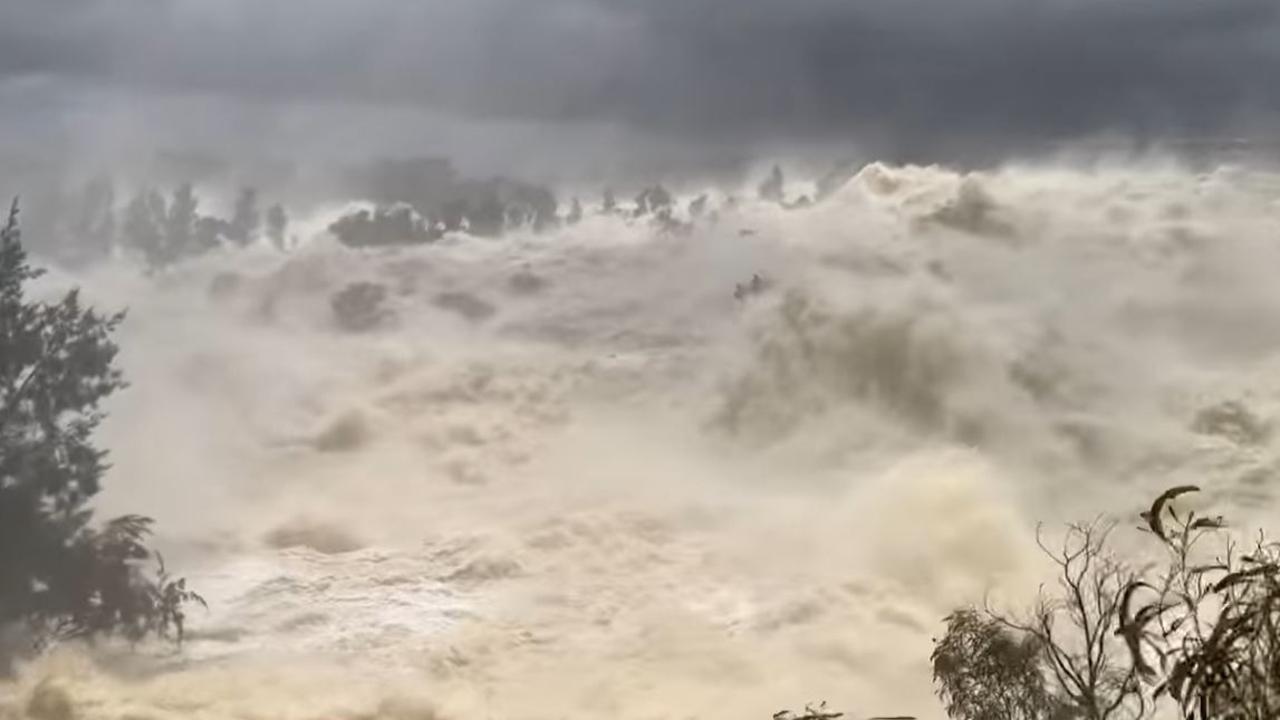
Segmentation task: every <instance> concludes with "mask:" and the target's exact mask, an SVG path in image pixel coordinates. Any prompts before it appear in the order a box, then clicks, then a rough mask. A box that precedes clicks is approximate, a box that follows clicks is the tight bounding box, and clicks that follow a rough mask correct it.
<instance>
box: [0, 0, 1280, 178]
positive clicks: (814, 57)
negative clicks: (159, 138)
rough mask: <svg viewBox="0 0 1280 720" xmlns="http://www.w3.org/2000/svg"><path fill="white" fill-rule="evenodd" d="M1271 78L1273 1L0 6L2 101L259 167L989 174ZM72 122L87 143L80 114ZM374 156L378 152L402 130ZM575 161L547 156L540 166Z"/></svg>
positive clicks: (1260, 115) (1238, 112)
mask: <svg viewBox="0 0 1280 720" xmlns="http://www.w3.org/2000/svg"><path fill="white" fill-rule="evenodd" d="M1275 77H1280V4H1277V3H1275V2H1274V0H1212V1H1211V2H1206V1H1205V0H1123V1H1122V0H968V1H966V0H435V1H433V2H412V1H410V0H362V1H360V2H343V1H340V0H8V2H6V3H5V4H4V7H3V8H0V94H3V89H4V87H5V85H6V84H9V85H12V84H14V83H20V82H37V81H38V82H43V83H46V84H48V85H49V86H52V87H54V88H60V89H61V92H62V94H63V95H64V96H70V97H72V98H75V97H77V94H78V93H89V92H90V90H87V89H88V88H91V89H92V90H91V92H92V93H93V94H94V96H95V97H106V98H107V99H108V102H110V103H113V107H114V114H113V117H114V118H116V122H118V123H119V124H120V125H122V126H128V125H129V124H130V122H136V123H137V124H143V125H147V126H155V127H157V128H158V129H159V130H161V131H163V132H162V133H161V134H163V135H164V136H165V137H168V138H172V141H173V142H179V141H180V139H181V137H182V132H181V129H182V128H183V127H184V126H185V124H187V123H190V122H193V121H192V120H190V118H186V117H181V116H173V115H167V114H164V112H163V108H164V107H166V103H168V102H169V101H168V100H166V98H171V97H192V96H194V97H199V98H201V100H200V102H201V103H203V104H204V105H203V106H204V107H205V108H206V111H205V113H206V114H205V116H204V119H203V120H197V121H194V122H197V123H198V122H205V123H208V124H211V125H214V126H219V125H227V124H228V123H230V125H231V127H232V128H234V127H235V124H236V123H237V122H245V123H248V124H249V125H250V126H252V129H253V132H252V133H248V132H244V133H240V134H241V135H245V136H246V137H243V138H240V140H242V141H243V142H251V141H252V137H249V136H253V137H257V138H259V139H260V140H261V142H263V143H270V144H271V145H272V146H275V147H277V148H279V147H283V146H287V145H288V144H289V143H290V142H293V141H297V140H299V138H298V137H297V135H298V133H296V132H294V131H293V129H294V128H296V127H297V126H298V123H297V122H294V119H296V118H298V117H299V116H300V115H303V114H306V113H317V114H320V115H322V116H323V115H325V114H326V113H328V112H330V110H329V109H331V108H342V111H341V112H336V113H333V114H334V122H335V123H336V122H339V121H341V122H345V123H348V124H347V125H345V126H343V128H342V130H343V131H345V132H347V133H349V134H354V133H358V132H359V131H360V130H362V129H365V128H366V127H369V126H368V125H366V123H370V124H371V125H372V126H373V127H381V125H383V124H385V123H381V124H380V123H379V122H378V121H376V120H370V118H376V117H377V116H379V115H381V114H387V113H391V114H395V113H399V114H402V115H407V116H414V117H416V116H415V115H414V114H415V113H417V114H418V115H420V116H421V117H422V118H423V120H422V123H424V124H423V125H422V129H421V132H422V133H424V134H426V133H430V132H435V131H439V132H441V133H442V134H445V135H447V134H449V133H452V134H453V136H454V137H462V136H464V135H468V133H467V132H465V131H464V129H465V127H466V126H468V125H472V124H484V123H487V124H488V125H487V127H490V128H496V129H498V130H495V131H499V130H500V129H501V128H502V127H504V126H512V127H518V128H521V131H520V132H523V133H524V135H525V136H526V137H534V136H537V135H538V134H539V131H538V130H537V128H543V129H547V128H558V129H559V130H560V132H559V135H558V136H557V135H554V134H553V135H552V136H551V138H550V139H549V140H548V142H551V141H552V139H555V138H557V137H558V138H559V139H563V138H564V137H566V136H571V135H572V133H568V132H566V131H565V129H566V128H572V127H577V126H582V127H590V128H595V130H594V132H596V133H597V134H605V135H608V134H609V133H608V131H607V130H601V128H605V129H607V128H622V129H625V131H626V132H629V133H633V134H634V135H635V136H636V137H642V138H646V140H644V142H645V143H647V144H648V145H646V147H647V146H650V145H662V146H663V147H668V148H682V149H693V151H692V156H693V157H698V156H699V151H701V154H702V155H703V156H704V157H709V156H712V155H715V156H717V157H722V156H724V155H725V154H726V153H731V152H732V151H731V150H730V149H731V148H743V149H746V150H750V149H751V148H754V147H759V146H775V145H776V146H785V145H787V144H789V143H809V144H813V143H854V144H861V145H863V146H864V147H870V148H872V149H873V150H874V151H877V152H882V153H887V154H890V155H893V156H897V157H900V158H907V159H933V158H934V157H937V158H940V159H944V160H945V159H949V158H980V157H992V156H994V157H999V156H1001V155H1004V154H1008V153H1012V152H1017V151H1019V150H1022V149H1025V148H1029V147H1035V146H1037V144H1040V143H1044V142H1049V141H1057V140H1064V139H1071V138H1075V137H1081V136H1086V135H1089V134H1092V133H1100V132H1118V133H1122V134H1131V135H1134V136H1137V137H1156V136H1164V135H1212V134H1219V133H1227V132H1237V131H1249V132H1256V131H1258V130H1259V129H1260V128H1261V129H1268V128H1273V127H1274V126H1275V121H1276V118H1277V116H1278V115H1280V90H1277V89H1275V88H1276V85H1275V83H1274V78H1275ZM131 109H133V110H132V111H133V112H134V115H130V112H131ZM144 109H145V110H147V112H145V113H144ZM41 111H43V112H45V113H48V112H51V111H50V110H49V109H48V107H46V108H43V109H41V108H28V107H15V106H14V105H13V104H12V103H7V104H6V106H5V107H3V108H0V120H2V121H3V122H4V126H5V127H6V128H9V127H22V126H24V123H25V124H30V120H29V119H28V118H27V117H26V115H27V114H33V113H38V112H41ZM157 114H159V115H161V116H160V117H156V115H157ZM223 114H226V115H227V117H229V118H231V119H232V120H230V121H226V122H224V121H223V119H222V117H221V116H222V115H223ZM81 117H87V118H88V119H87V120H86V122H87V123H89V124H92V122H93V120H92V113H83V114H82V115H81ZM209 117H214V118H216V119H215V120H213V121H209V120H208V118H209ZM428 117H429V118H430V122H429V123H428V122H427V120H426V118H428ZM246 118H252V120H246ZM355 118H363V120H360V121H356V120H355ZM302 124H305V125H306V126H307V127H308V128H310V129H311V132H312V133H318V135H315V134H313V135H312V136H311V137H313V138H314V137H317V136H325V135H326V133H325V132H323V131H322V129H323V127H324V119H323V117H321V118H318V119H317V118H310V119H307V120H306V121H305V123H302ZM411 124H412V123H405V126H406V127H407V126H408V125H411ZM175 127H176V128H177V129H175ZM450 128H452V129H450ZM459 128H464V129H459ZM530 128H534V129H532V130H531V129H530ZM67 132H68V133H72V134H74V133H75V132H77V131H76V129H74V128H68V129H67ZM228 132H229V133H233V131H232V130H228ZM233 134H234V133H233ZM206 135H208V133H206ZM337 135H341V132H340V131H332V132H331V133H329V136H330V137H332V136H337ZM471 135H474V133H472V134H471ZM208 136H210V137H212V135H208ZM383 137H384V138H385V139H386V140H387V144H388V146H391V147H394V146H396V145H403V143H405V142H406V141H407V140H408V139H411V133H408V132H405V133H400V132H392V133H383ZM615 137H617V136H615ZM622 137H625V135H623V136H622ZM468 141H469V142H481V143H483V142H484V141H483V140H481V139H478V138H475V137H468ZM219 142H220V141H219ZM227 142H229V141H227ZM637 142H639V141H637ZM213 144H215V145H216V144H218V142H213ZM495 144H498V145H500V144H501V142H496V143H495ZM374 145H376V143H374ZM573 149H574V148H573V145H572V142H568V143H567V144H566V145H565V147H564V148H560V149H559V150H558V152H559V153H560V154H565V153H568V152H571V151H572V150H573ZM463 150H464V151H465V150H466V149H465V148H464V149H463ZM547 154H555V153H550V152H548V153H547ZM670 154H671V155H672V156H681V152H679V151H676V150H671V151H670ZM620 162H621V161H620Z"/></svg>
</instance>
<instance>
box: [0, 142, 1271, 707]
mask: <svg viewBox="0 0 1280 720" xmlns="http://www.w3.org/2000/svg"><path fill="white" fill-rule="evenodd" d="M1278 188H1280V180H1277V179H1276V177H1275V176H1271V175H1266V174H1261V173H1248V172H1243V171H1237V170H1231V169H1221V170H1218V171H1215V172H1212V173H1207V174H1199V175H1197V174H1192V173H1188V172H1185V171H1181V170H1178V169H1176V168H1172V167H1150V168H1103V169H1099V170H1095V171H1091V172H1083V171H1074V170H1067V169H1062V168H1029V167H1023V168H1008V169H1004V170H1001V171H996V172H990V173H973V174H961V173H955V172H951V171H948V170H945V169H942V168H933V167H891V166H886V165H871V166H868V167H866V168H864V169H862V171H861V172H859V173H857V174H856V175H854V176H852V177H851V178H850V179H849V180H848V181H847V182H846V183H844V184H843V185H842V186H841V187H838V188H829V190H830V192H829V193H828V194H827V196H826V198H825V199H824V200H823V201H821V202H819V203H816V204H814V205H812V206H810V207H806V208H801V209H783V208H781V207H778V206H776V205H771V204H767V203H755V202H743V203H740V204H739V205H737V206H736V207H731V206H730V205H729V204H728V203H725V205H724V207H721V208H719V209H718V211H717V212H716V213H708V215H707V217H708V218H709V219H707V220H704V221H700V222H697V223H695V224H693V226H692V228H691V229H689V230H688V232H682V233H678V234H670V233H664V232H662V231H661V229H659V228H656V227H654V226H652V225H650V224H648V223H645V222H639V221H629V220H626V219H622V218H618V217H611V216H610V217H606V216H596V217H588V218H587V219H586V220H584V221H583V222H582V223H580V224H579V225H576V226H574V227H570V228H564V229H561V230H557V231H555V232H551V233H546V234H542V235H534V234H524V233H514V234H513V235H512V236H510V237H508V238H504V239H503V240H502V241H482V240H475V239H467V238H459V237H449V238H446V239H445V240H444V241H442V242H441V243H438V244H435V245H430V246H424V247H414V248H405V249H397V250H387V251H380V252H360V251H353V250H350V249H346V248H342V247H339V246H337V245H336V244H334V243H332V242H330V241H325V240H323V239H321V240H318V241H316V242H314V243H312V244H311V245H309V246H307V247H305V248H303V249H301V250H299V251H298V252H296V253H294V254H292V255H288V256H285V255H274V254H264V253H258V254H253V253H242V254H234V253H233V254H227V255H223V256H210V257H208V258H204V259H202V260H200V261H199V262H196V263H193V264H191V265H189V266H186V267H183V268H180V269H178V270H176V271H175V272H173V273H171V274H168V275H164V276H161V277H159V278H153V279H148V278H144V277H142V276H140V275H139V274H138V273H136V272H134V271H133V270H132V269H130V268H125V267H122V266H108V267H104V268H100V269H97V270H95V271H93V272H92V273H91V274H88V275H86V276H84V277H81V278H77V280H78V281H80V282H83V283H84V284H85V285H86V291H87V292H88V295H89V297H91V298H92V299H93V300H94V301H95V302H99V303H101V304H104V305H108V306H121V305H127V306H128V307H129V308H130V311H131V314H130V318H129V321H128V322H127V323H126V325H125V327H124V328H123V330H122V337H121V338H120V340H121V344H122V348H123V355H122V361H123V363H124V366H125V370H126V372H127V373H128V375H129V377H130V379H131V381H132V383H133V385H132V387H131V388H130V389H129V390H128V391H127V392H126V393H123V394H122V395H121V396H120V397H118V398H116V399H115V400H114V404H113V405H112V407H111V408H110V410H111V417H110V419H109V421H108V423H107V424H106V426H105V427H104V435H103V437H104V440H105V442H106V443H107V444H108V445H109V447H110V448H111V449H112V452H113V455H112V460H113V462H114V469H113V471H112V476H111V477H110V478H109V479H108V480H107V482H106V486H107V488H108V491H107V493H106V494H105V495H104V496H103V498H102V505H103V510H104V512H107V511H140V512H146V513H149V514H153V515H155V516H157V518H158V520H159V521H160V527H161V529H162V531H164V532H165V535H163V536H162V537H161V538H160V541H161V543H162V544H163V545H164V546H165V549H166V550H170V551H171V552H170V553H167V554H168V555H171V564H175V565H178V566H179V567H182V568H189V569H190V571H191V572H190V574H191V575H192V582H193V583H194V584H195V585H196V587H198V588H201V589H202V590H204V591H205V594H206V595H207V596H208V597H209V599H210V601H211V606H212V609H211V611H210V613H209V614H207V615H201V614H200V613H197V614H196V616H195V617H193V618H192V619H191V637H190V640H189V642H188V644H187V646H186V647H185V648H184V649H183V651H182V652H181V653H172V652H169V651H164V650H162V649H148V650H147V651H146V652H143V653H141V654H138V655H130V654H122V653H120V652H119V649H118V648H112V647H111V646H110V644H108V645H106V646H103V647H99V648H96V649H84V648H80V649H66V650H65V651H63V652H61V653H58V654H55V655H52V656H48V657H44V658H41V659H39V660H37V661H35V662H34V663H32V664H29V665H28V666H26V667H25V668H24V670H23V672H22V674H21V677H20V679H19V680H18V682H17V683H16V684H10V685H7V686H5V689H4V692H5V693H6V694H7V697H8V698H9V699H8V700H4V701H2V702H3V703H6V704H4V705H3V706H2V708H3V709H0V716H3V715H4V714H5V713H7V714H8V715H11V716H15V717H22V716H23V715H24V714H25V715H28V716H33V717H41V718H47V717H58V718H62V717H67V718H71V717H74V718H103V719H108V718H110V719H112V720H123V719H124V718H156V719H157V720H159V719H161V718H169V717H173V718H176V717H179V716H181V717H193V716H194V717H206V718H243V717H273V718H274V717H281V718H295V717H296V718H308V719H318V718H335V717H336V718H353V719H354V718H375V717H386V718H406V719H408V718H413V719H414V720H420V719H425V718H436V717H439V718H450V717H459V718H461V717H474V716H477V715H481V714H483V715H493V716H501V717H513V718H521V717H529V718H532V717H547V716H558V717H594V716H599V715H609V716H612V717H622V718H631V717H634V718H640V717H653V716H667V715H672V714H677V713H679V714H681V715H688V716H691V717H728V716H752V715H756V716H764V714H766V713H769V712H772V711H774V710H776V709H778V708H781V707H787V706H790V707H795V706H797V705H799V704H801V703H803V702H805V701H808V700H813V699H826V700H828V701H829V702H830V703H831V704H832V705H833V706H837V707H840V708H841V709H847V710H848V711H849V712H850V713H851V714H852V716H854V717H858V716H864V715H871V714H915V715H917V716H919V717H922V718H933V717H941V713H940V710H939V708H938V706H937V704H936V702H935V701H934V699H933V698H932V695H931V689H930V686H929V672H928V668H927V658H928V653H929V649H930V643H929V638H930V637H932V636H933V635H934V634H935V633H936V632H937V630H938V622H939V618H941V616H942V615H943V614H944V613H945V612H947V611H948V610H949V609H950V608H951V607H953V606H954V605H956V604H959V603H963V602H969V601H974V600H977V599H980V598H981V597H982V596H983V595H984V594H985V593H987V592H988V591H991V592H995V593H996V594H997V595H1002V596H1003V597H1005V598H1007V599H1008V600H1009V601H1011V602H1020V601H1022V600H1024V599H1025V595H1024V594H1023V593H1025V591H1027V590H1029V589H1033V588H1034V587H1036V584H1037V582H1036V581H1037V579H1038V578H1039V577H1041V575H1042V573H1043V571H1044V569H1043V567H1042V565H1041V563H1040V561H1039V559H1038V555H1037V554H1036V552H1035V545H1034V541H1033V526H1034V523H1033V519H1044V520H1046V521H1050V522H1052V521H1055V520H1060V519H1078V518H1080V517H1087V516H1090V515H1092V514H1094V513H1096V512H1097V511H1099V510H1107V509H1112V510H1116V511H1117V512H1121V511H1123V510H1124V509H1125V508H1127V507H1130V506H1132V505H1134V503H1136V502H1137V500H1138V499H1140V498H1143V497H1145V496H1147V495H1148V493H1149V492H1150V491H1151V490H1153V489H1155V488H1159V487H1163V486H1165V485H1167V484H1169V483H1171V482H1176V481H1180V480H1185V479H1193V480H1194V481H1196V482H1197V483H1198V484H1201V485H1203V486H1205V488H1206V491H1207V492H1206V494H1207V495H1210V496H1216V499H1217V500H1219V501H1221V502H1225V503H1227V504H1228V506H1229V507H1230V508H1232V513H1233V515H1235V514H1238V513H1237V512H1236V511H1239V512H1246V511H1251V512H1257V513H1264V512H1267V511H1268V510H1270V509H1271V508H1273V507H1274V501H1273V498H1272V492H1271V490H1270V487H1269V482H1268V481H1267V480H1266V478H1268V477H1270V476H1271V473H1272V471H1273V470H1274V469H1275V468H1277V467H1280V455H1278V454H1277V447H1276V445H1275V437H1276V433H1275V432H1274V431H1273V428H1274V427H1275V423H1276V421H1277V417H1278V415H1277V413H1280V364H1278V363H1277V362H1276V360H1275V357H1277V354H1276V351H1277V350H1280V331H1277V327H1280V326H1277V325H1276V324H1275V322H1274V320H1273V318H1275V317H1280V312H1276V311H1278V310H1280V289H1277V287H1280V286H1277V285H1276V284H1275V283H1274V282H1272V277H1271V275H1272V273H1270V272H1269V271H1268V270H1267V268H1274V267H1280V257H1278V256H1277V255H1278V253H1280V248H1278V247H1277V246H1276V245H1275V243H1274V237H1273V234H1274V233H1273V231H1274V228H1275V227H1276V221H1277V220H1278V219H1280V217H1278V216H1280V205H1278V204H1277V201H1276V200H1275V198H1276V191H1277V189H1278ZM316 225H317V226H323V223H320V222H317V223H316ZM757 274H758V275H760V276H761V277H762V279H763V280H767V282H759V283H755V282H754V281H752V277H753V275H757ZM47 280H48V281H49V282H52V283H54V284H56V283H57V282H60V281H66V280H70V278H61V279H59V278H56V277H55V278H49V279H47ZM743 284H745V285H746V286H747V287H749V288H753V290H752V291H751V292H749V293H743V292H739V293H738V296H737V297H735V287H736V286H740V285H743ZM352 288H356V289H354V290H353V289H352Z"/></svg>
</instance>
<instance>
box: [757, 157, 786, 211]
mask: <svg viewBox="0 0 1280 720" xmlns="http://www.w3.org/2000/svg"><path fill="white" fill-rule="evenodd" d="M785 189H786V180H785V179H784V178H783V176H782V168H781V167H779V166H777V165H774V166H773V170H771V171H770V172H769V177H767V178H765V180H764V182H762V183H760V187H759V189H758V190H757V192H758V193H759V195H760V199H761V200H764V201H766V202H775V203H781V202H782V201H783V200H784V199H785V195H784V192H785Z"/></svg>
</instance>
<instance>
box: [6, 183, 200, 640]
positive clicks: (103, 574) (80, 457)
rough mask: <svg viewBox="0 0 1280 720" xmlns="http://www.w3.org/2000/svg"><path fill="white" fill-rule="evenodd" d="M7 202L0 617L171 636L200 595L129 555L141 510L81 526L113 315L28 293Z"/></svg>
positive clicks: (92, 481) (138, 550) (114, 383)
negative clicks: (186, 608) (151, 572)
mask: <svg viewBox="0 0 1280 720" xmlns="http://www.w3.org/2000/svg"><path fill="white" fill-rule="evenodd" d="M40 274H41V273H40V271H39V270H36V269H34V268H32V267H31V266H30V265H29V264H28V262H27V255H26V251H25V250H24V248H23V246H22V244H21V241H20V236H19V230H18V208H17V204H16V202H15V204H14V206H13V209H12V210H11V212H10V214H9V219H8V222H7V224H6V225H5V226H4V228H3V230H0V626H3V625H11V624H13V623H15V622H26V623H28V624H29V626H30V627H31V628H32V629H33V630H34V631H35V632H36V633H37V637H39V638H41V639H42V640H52V639H56V638H58V637H64V636H93V635H97V634H102V633H110V632H115V631H118V632H120V633H122V634H124V635H125V636H127V637H128V638H130V639H131V640H138V639H141V638H142V637H144V636H146V635H148V634H153V633H154V634H158V635H161V636H175V637H177V638H178V639H180V638H181V635H182V631H183V620H184V614H183V612H184V611H183V608H184V606H185V605H186V604H187V603H188V602H191V601H198V602H203V601H202V600H200V599H199V597H198V596H196V595H195V594H193V593H191V592H189V591H188V590H187V589H186V586H185V581H182V580H171V579H170V578H169V577H168V575H167V574H166V572H165V571H164V568H163V564H161V567H160V571H159V573H158V575H155V576H149V575H148V574H146V573H144V572H143V571H142V568H141V567H140V566H139V563H141V562H143V561H146V560H148V559H150V558H151V557H152V553H151V552H150V551H149V550H148V549H147V547H146V546H145V545H144V541H145V539H146V536H147V535H148V534H149V532H150V527H151V520H150V519H149V518H144V517H140V516H126V517H122V518H118V519H115V520H112V521H110V522H108V523H106V524H105V526H103V527H102V528H100V529H98V528H94V527H92V525H91V521H92V519H93V518H92V511H91V510H90V508H89V506H88V503H89V501H90V499H91V498H93V496H94V495H96V494H97V493H98V491H99V490H100V488H101V480H102V476H103V474H104V473H105V471H106V469H107V465H106V462H105V456H106V453H105V452H104V451H102V450H99V449H98V448H97V447H95V446H94V444H93V438H92V435H93V431H94V430H95V428H97V426H98V424H99V423H100V422H101V420H102V418H103V413H102V411H101V409H100V407H99V406H100V403H101V402H102V400H104V399H105V398H106V397H108V396H109V395H111V394H112V393H113V392H115V391H116V390H118V389H120V388H121V387H123V385H124V382H123V379H122V378H121V374H120V371H119V370H117V369H116V368H115V366H114V361H115V357H116V352H117V348H116V345H115V343H114V342H112V339H111V335H112V332H113V331H114V330H115V329H116V327H117V325H119V323H120V322H121V320H122V319H123V315H122V314H114V315H102V314H99V313H98V312H97V311H95V310H93V309H92V308H87V307H85V306H84V305H83V304H82V303H81V301H80V296H79V294H78V293H77V292H76V291H74V290H73V291H71V292H69V293H67V295H65V296H64V297H63V298H62V299H61V300H60V301H58V302H56V303H54V304H46V303H42V302H37V301H32V300H29V299H28V298H27V297H26V294H25V293H26V288H25V285H26V283H27V282H28V281H30V280H32V279H34V278H36V277H38V276H39V275H40Z"/></svg>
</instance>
